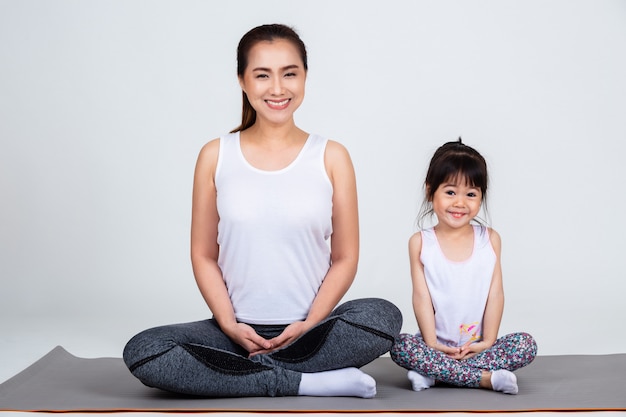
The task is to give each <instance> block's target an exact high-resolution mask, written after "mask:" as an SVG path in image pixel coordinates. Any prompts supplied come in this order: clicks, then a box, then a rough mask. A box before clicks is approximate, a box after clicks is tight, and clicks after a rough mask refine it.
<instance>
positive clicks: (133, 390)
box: [0, 346, 626, 413]
mask: <svg viewBox="0 0 626 417" xmlns="http://www.w3.org/2000/svg"><path fill="white" fill-rule="evenodd" d="M363 370H364V371H365V372H367V373H369V374H370V375H372V376H373V377H374V378H375V379H376V381H377V389H378V394H377V395H376V397H375V398H373V399H367V400H366V399H360V398H351V397H331V398H321V397H281V398H266V397H262V398H259V397H255V398H195V397H183V396H180V395H175V394H171V393H167V392H163V391H160V390H157V389H153V388H148V387H146V386H144V385H143V384H141V383H140V382H139V381H138V380H137V379H135V378H134V377H133V376H132V375H131V374H130V372H129V371H128V370H127V369H126V367H125V366H124V363H123V362H122V360H121V359H120V358H96V359H84V358H78V357H75V356H73V355H71V354H70V353H68V352H67V351H66V350H65V349H63V348H62V347H60V346H58V347H56V348H55V349H53V350H52V351H51V352H50V353H48V354H47V355H45V356H44V357H43V358H41V359H40V360H39V361H37V362H35V363H34V364H33V365H31V366H30V367H28V368H27V369H25V370H24V371H22V372H21V373H19V374H17V375H16V376H14V377H13V378H11V379H9V380H8V381H6V382H4V383H2V384H0V410H1V411H49V412H55V411H56V412H59V411H72V412H89V411H101V412H113V411H178V412H184V411H196V412H197V411H206V412H257V411H259V412H311V411H312V412H320V413H322V412H412V411H413V412H415V411H421V412H438V411H449V412H473V411H524V412H527V411H623V410H626V354H615V355H565V356H539V357H537V358H536V359H535V361H534V362H533V363H532V364H531V365H529V366H528V367H526V368H523V369H520V370H519V371H517V372H516V374H517V377H518V385H519V394H518V395H506V394H501V393H496V392H492V391H486V390H481V389H467V388H452V387H439V386H435V387H433V388H430V389H428V390H425V391H422V392H413V391H411V389H410V385H409V382H408V380H407V378H406V371H405V370H404V369H402V368H400V367H398V366H397V365H395V364H394V363H393V362H392V361H391V359H390V358H387V357H382V358H378V359H376V360H375V361H374V362H372V363H371V364H369V365H367V366H365V367H363Z"/></svg>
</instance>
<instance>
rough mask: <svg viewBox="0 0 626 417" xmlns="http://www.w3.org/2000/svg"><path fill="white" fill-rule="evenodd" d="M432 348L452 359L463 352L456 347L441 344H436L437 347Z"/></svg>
mask: <svg viewBox="0 0 626 417" xmlns="http://www.w3.org/2000/svg"><path fill="white" fill-rule="evenodd" d="M432 348H433V349H435V350H438V351H440V352H443V353H445V354H446V355H448V356H450V357H454V356H456V355H458V354H459V352H460V351H461V348H458V347H454V346H446V345H442V344H441V343H435V345H434V346H432Z"/></svg>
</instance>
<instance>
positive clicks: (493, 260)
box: [391, 138, 537, 394]
mask: <svg viewBox="0 0 626 417" xmlns="http://www.w3.org/2000/svg"><path fill="white" fill-rule="evenodd" d="M424 185H425V192H426V197H425V200H424V204H423V206H422V210H421V213H420V214H421V215H420V224H421V222H422V221H423V220H424V218H425V217H427V216H429V215H432V214H434V215H435V216H436V217H437V220H438V223H437V225H436V226H435V227H432V228H427V229H425V230H422V231H421V232H418V233H416V234H414V235H413V236H412V237H411V239H410V240H409V257H410V261H411V276H412V280H413V309H414V311H415V317H416V319H417V324H418V326H419V330H420V331H419V333H418V334H417V335H410V334H401V335H400V336H399V338H398V339H397V340H396V343H395V344H394V346H393V348H392V350H391V357H392V359H393V360H394V362H396V363H397V364H398V365H400V366H402V367H403V368H406V369H409V373H408V377H409V380H410V381H411V383H412V386H413V390H415V391H421V390H423V389H426V388H429V387H431V386H433V385H434V384H435V382H436V381H440V382H442V383H446V384H451V385H456V386H461V387H481V388H487V389H492V390H494V391H500V392H504V393H507V394H517V391H518V388H517V378H516V377H515V375H514V374H513V372H512V371H514V370H516V369H519V368H521V367H523V366H526V365H528V364H529V363H531V362H532V361H533V359H534V358H535V355H536V353H537V344H536V343H535V340H534V339H533V338H532V336H530V335H529V334H527V333H514V334H509V335H506V336H504V337H501V338H499V339H498V338H497V336H498V328H499V327H500V320H501V318H502V311H503V307H504V292H503V289H502V270H501V267H500V236H499V235H498V233H496V231H495V230H493V229H491V228H488V227H485V226H482V225H480V224H475V223H478V221H477V220H476V218H477V215H478V213H479V211H480V209H481V205H482V204H483V202H485V201H486V197H487V164H486V163H485V159H484V158H483V157H482V156H481V155H480V154H479V153H478V152H477V151H476V150H475V149H473V148H471V147H469V146H467V145H465V144H463V143H462V142H461V139H460V138H459V140H458V141H457V142H448V143H446V144H444V145H443V146H441V147H440V148H439V149H437V151H436V152H435V154H434V155H433V157H432V159H431V161H430V166H429V168H428V173H427V174H426V181H425V183H424Z"/></svg>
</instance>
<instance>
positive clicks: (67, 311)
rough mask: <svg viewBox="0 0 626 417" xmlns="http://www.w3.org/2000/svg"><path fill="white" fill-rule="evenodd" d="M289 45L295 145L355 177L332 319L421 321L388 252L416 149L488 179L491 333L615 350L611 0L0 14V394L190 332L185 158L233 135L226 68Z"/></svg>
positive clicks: (416, 166)
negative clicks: (160, 332) (241, 45)
mask: <svg viewBox="0 0 626 417" xmlns="http://www.w3.org/2000/svg"><path fill="white" fill-rule="evenodd" d="M273 22H280V23H285V24H288V25H292V26H294V27H295V28H296V29H297V30H298V32H299V33H300V35H301V37H302V38H303V40H304V41H305V43H306V44H307V47H308V51H309V65H310V67H309V68H310V71H309V76H308V84H307V97H306V99H305V102H304V104H303V106H302V107H301V109H300V110H299V111H298V113H297V114H296V121H297V123H298V124H299V125H300V126H301V127H302V128H303V129H305V130H307V131H310V132H315V133H319V134H322V135H325V136H327V137H330V138H332V139H335V140H337V141H339V142H342V143H343V144H344V145H345V146H346V147H347V148H348V149H349V151H350V153H351V155H352V158H353V162H354V165H355V169H356V171H357V179H358V190H359V202H360V220H361V261H360V265H359V272H358V275H357V278H356V281H355V283H354V285H353V287H352V288H351V290H350V292H349V293H348V295H347V296H346V299H351V298H358V297H369V296H376V297H383V298H386V299H388V300H390V301H392V302H394V303H395V304H396V305H398V306H399V307H400V308H401V310H402V312H403V314H404V317H405V322H404V325H403V331H406V332H415V331H416V330H417V325H416V323H415V319H414V316H413V312H412V308H411V300H410V291H411V285H410V277H409V268H408V255H407V241H408V238H409V236H410V235H411V234H412V233H414V232H415V230H416V228H415V220H416V214H417V212H418V207H419V204H420V202H421V197H422V189H421V184H422V182H423V177H424V174H425V170H426V166H427V163H428V161H429V159H430V157H431V155H432V153H433V152H434V150H435V149H436V148H437V147H438V146H439V145H441V144H442V143H443V142H445V141H449V140H455V139H456V138H458V137H459V136H462V137H463V140H464V142H465V143H467V144H469V145H471V146H474V147H476V148H477V149H478V150H479V151H480V152H481V153H482V154H483V155H484V156H485V158H486V159H487V161H488V164H489V168H490V174H491V179H492V182H491V189H490V196H489V209H490V213H491V224H492V226H493V227H494V228H495V229H496V230H498V231H499V232H500V234H501V235H502V239H503V268H504V280H505V281H504V282H505V291H506V306H505V312H504V317H503V321H502V326H501V332H500V333H501V334H504V333H507V332H512V331H519V330H524V331H528V332H530V333H531V334H533V335H534V336H535V337H536V339H537V341H538V343H539V354H541V355H561V354H608V353H620V352H626V350H625V348H624V345H625V344H626V330H625V328H624V319H625V317H626V314H625V313H626V308H625V307H624V292H625V290H626V284H625V278H626V274H625V272H624V256H625V255H624V247H625V245H624V238H625V235H626V222H625V221H624V214H625V212H626V198H625V197H626V191H625V187H626V186H625V184H624V179H625V177H626V176H625V173H624V172H625V171H624V168H623V166H624V162H623V155H624V151H625V150H626V145H625V140H626V121H625V119H626V2H624V1H619V0H614V1H609V0H594V1H591V0H589V1H582V0H550V1H545V0H542V1H539V0H524V1H521V0H520V1H498V0H484V1H438V2H431V1H412V0H405V1H399V0H395V1H394V0H391V1H385V2H380V1H372V0H353V1H337V0H316V1H310V2H302V1H279V0H267V1H263V2H257V1H251V0H250V1H228V2H227V1H222V2H213V1H165V0H151V1H147V0H146V1H132V0H131V1H115V0H111V1H79V0H75V1H69V0H63V1H43V0H42V1H36V0H0V199H1V200H0V280H1V281H0V282H1V287H0V357H1V359H0V381H3V380H5V379H7V378H9V377H10V376H12V375H13V374H15V373H17V372H18V371H19V370H21V369H23V368H24V367H26V366H27V365H28V364H30V363H32V362H33V361H34V360H36V359H37V358H39V357H40V356H42V355H43V354H45V353H47V352H48V351H49V350H50V349H52V348H53V347H54V346H56V345H63V346H64V347H65V348H66V349H67V350H68V351H70V352H71V353H73V354H75V355H77V356H82V357H98V356H115V357H119V356H121V352H122V349H123V346H124V344H125V342H126V341H127V340H128V339H129V338H130V337H131V336H133V335H134V334H135V333H137V332H139V331H141V330H143V329H145V328H147V327H150V326H155V325H160V324H166V323H173V322H181V321H191V320H198V319H203V318H207V317H209V316H210V312H209V311H208V309H207V307H206V306H205V304H204V302H203V300H202V298H201V297H200V294H199V292H198V290H197V288H196V284H195V282H194V279H193V276H192V272H191V266H190V260H189V226H190V210H191V186H192V174H193V169H194V164H195V159H196V156H197V153H198V151H199V150H200V147H201V146H202V145H203V144H204V143H205V142H207V141H208V140H210V139H212V138H214V137H217V136H219V135H220V134H222V133H225V132H227V131H229V130H231V129H232V128H234V127H235V126H237V125H238V124H239V121H240V107H241V94H240V90H239V87H238V84H237V80H236V74H235V49H236V45H237V42H238V41H239V38H240V37H241V36H242V35H243V34H244V33H245V32H246V31H247V30H249V29H250V28H252V27H254V26H256V25H259V24H263V23H273Z"/></svg>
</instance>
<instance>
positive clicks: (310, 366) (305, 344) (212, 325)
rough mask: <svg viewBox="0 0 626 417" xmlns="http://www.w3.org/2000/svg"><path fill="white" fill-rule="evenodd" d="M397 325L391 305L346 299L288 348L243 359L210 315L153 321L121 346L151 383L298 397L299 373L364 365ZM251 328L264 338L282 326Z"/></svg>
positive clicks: (201, 391) (382, 349)
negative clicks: (184, 320)
mask: <svg viewBox="0 0 626 417" xmlns="http://www.w3.org/2000/svg"><path fill="white" fill-rule="evenodd" d="M401 326H402V314H401V313H400V310H398V308H397V307H396V306H394V305H393V304H392V303H390V302H388V301H386V300H382V299H377V298H367V299H360V300H353V301H348V302H346V303H344V304H342V305H340V306H339V307H337V308H336V309H335V310H334V311H333V312H332V313H331V314H330V316H329V317H328V318H327V319H326V320H324V321H322V322H320V323H319V324H318V325H317V326H315V327H313V328H312V329H311V330H310V331H308V332H307V333H305V334H304V335H302V336H301V337H300V338H299V339H298V340H296V341H295V342H293V343H292V344H290V345H289V346H287V347H285V348H283V349H281V350H278V351H275V352H272V353H270V354H266V355H256V356H253V357H252V358H248V352H246V351H245V350H244V349H243V348H242V347H241V346H239V345H237V344H235V343H234V342H233V341H231V340H230V339H229V338H228V337H227V336H226V335H225V334H224V333H223V332H222V331H221V329H220V328H219V326H218V324H217V321H216V320H215V319H209V320H203V321H197V322H192V323H183V324H173V325H168V326H161V327H155V328H152V329H148V330H146V331H143V332H141V333H139V334H138V335H136V336H135V337H133V338H132V339H131V340H130V341H129V342H128V343H127V344H126V347H125V348H124V355H123V356H124V362H125V363H126V366H128V369H130V371H131V372H132V374H133V375H134V376H135V377H137V378H138V379H139V380H140V381H141V382H143V383H144V384H145V385H147V386H150V387H156V388H160V389H163V390H166V391H172V392H176V393H182V394H191V395H199V396H208V397H248V396H272V397H273V396H288V395H297V394H298V387H299V385H300V378H301V373H302V372H320V371H327V370H331V369H339V368H347V367H357V368H358V367H361V366H363V365H365V364H367V363H369V362H371V361H373V360H374V359H376V358H377V357H379V356H380V355H382V354H384V353H386V352H388V351H389V349H390V348H391V346H392V344H393V342H394V339H395V338H396V337H397V336H398V334H399V332H400V328H401ZM252 327H253V328H254V329H255V330H256V331H257V333H259V334H260V335H261V336H263V337H265V338H272V337H274V336H277V335H278V334H280V333H281V332H282V330H283V329H284V328H285V326H284V325H276V326H265V325H264V326H259V325H252Z"/></svg>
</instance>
